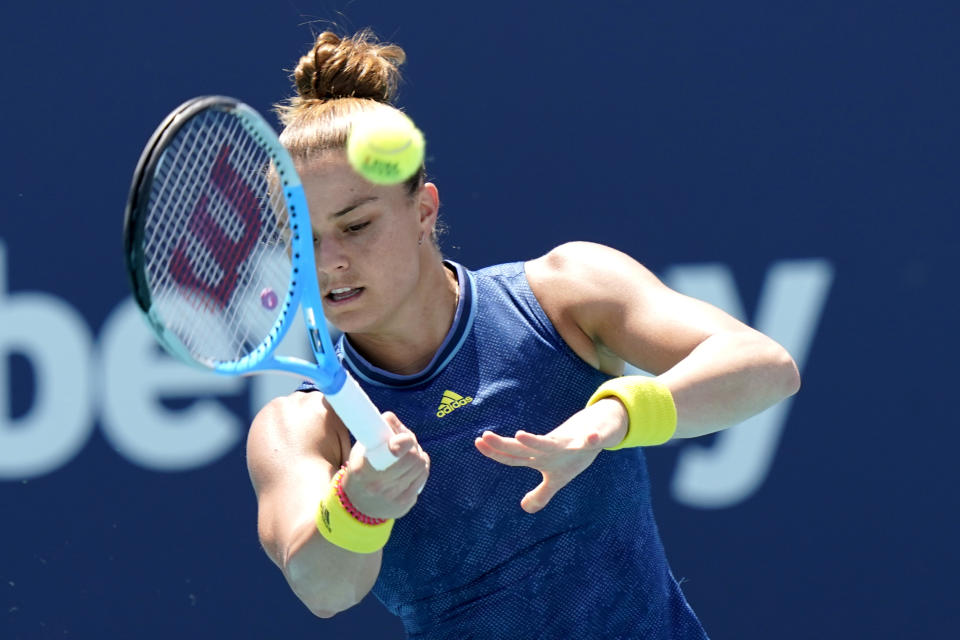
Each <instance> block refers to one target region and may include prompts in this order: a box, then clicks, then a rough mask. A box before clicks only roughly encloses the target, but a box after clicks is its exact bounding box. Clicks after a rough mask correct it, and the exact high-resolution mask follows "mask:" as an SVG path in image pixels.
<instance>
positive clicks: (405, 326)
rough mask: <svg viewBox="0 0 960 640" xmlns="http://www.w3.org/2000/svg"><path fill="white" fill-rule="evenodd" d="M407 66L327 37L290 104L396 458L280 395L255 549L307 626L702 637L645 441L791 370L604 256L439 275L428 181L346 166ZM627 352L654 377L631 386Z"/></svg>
mask: <svg viewBox="0 0 960 640" xmlns="http://www.w3.org/2000/svg"><path fill="white" fill-rule="evenodd" d="M403 61H404V52H403V50H402V49H401V48H399V47H397V46H395V45H389V44H385V43H381V42H378V41H377V40H376V39H374V38H373V37H372V36H370V35H369V33H367V32H361V33H360V34H357V35H356V36H353V37H344V38H341V37H338V36H337V35H335V34H333V33H329V32H326V33H322V34H321V35H320V36H319V37H318V38H317V40H316V43H315V45H314V46H313V48H312V49H311V50H310V51H309V52H308V53H307V54H306V55H304V56H303V57H302V58H301V60H300V63H299V65H298V66H297V68H296V71H295V79H296V87H297V92H298V95H297V96H296V97H294V98H292V99H291V100H290V101H289V102H288V103H286V104H284V105H283V106H282V107H281V108H280V113H281V117H282V120H283V123H284V125H285V129H284V131H283V133H282V135H281V140H282V141H283V143H284V145H285V146H287V147H288V148H289V150H290V152H291V154H292V155H293V157H294V159H295V161H296V163H297V166H298V169H299V171H300V174H301V177H302V179H303V184H304V188H305V191H306V195H307V199H308V202H309V205H310V211H311V215H312V220H313V228H314V234H315V243H316V246H317V249H318V251H317V272H318V275H319V278H320V283H321V284H320V286H321V288H322V292H321V293H322V294H323V295H324V312H325V313H326V315H327V318H328V319H329V321H330V322H331V323H332V324H334V325H335V326H336V327H338V328H339V329H340V330H342V331H343V332H344V336H343V338H342V339H341V341H340V343H339V349H340V351H341V356H342V358H343V361H344V363H345V365H346V366H347V367H348V368H349V369H350V371H351V372H352V373H353V374H354V375H355V376H356V378H357V379H358V380H359V381H360V382H361V384H362V386H363V387H364V389H365V390H366V391H367V393H368V394H369V395H370V397H371V399H372V400H373V401H374V403H375V404H376V405H377V406H378V407H380V408H381V409H382V410H387V411H386V413H385V414H384V415H385V417H386V419H387V421H388V422H389V424H390V425H391V426H392V427H393V428H394V429H395V432H396V433H395V435H394V436H393V439H392V440H391V442H390V448H391V450H392V451H393V453H394V454H396V456H398V458H399V461H398V462H397V463H396V464H394V465H393V466H391V467H390V468H388V469H386V470H384V471H376V470H374V469H373V468H372V467H371V466H370V465H369V463H367V462H366V461H365V460H364V457H363V450H362V448H361V447H360V446H359V445H354V444H353V443H352V442H351V438H350V435H349V433H348V432H347V430H346V428H345V427H344V426H343V424H342V423H341V421H340V420H339V419H338V418H337V416H336V414H334V413H333V411H332V410H331V409H330V407H329V406H328V405H327V404H326V403H325V402H324V399H323V397H322V395H321V393H319V392H317V391H316V390H315V389H313V388H311V387H310V386H309V385H304V386H302V387H301V388H300V390H298V391H296V392H294V393H292V394H291V395H289V396H287V397H283V398H278V399H276V400H274V401H272V402H271V403H269V404H268V405H267V406H266V407H265V408H264V409H263V410H262V411H261V412H260V413H259V414H258V415H257V417H256V418H255V420H254V422H253V425H252V428H251V431H250V435H249V440H248V445H247V446H248V451H247V452H248V464H249V470H250V475H251V478H252V481H253V486H254V488H255V491H256V494H257V498H258V504H259V535H260V539H261V542H262V544H263V547H264V548H265V550H266V552H267V554H268V555H269V556H270V558H271V559H272V560H273V561H274V562H275V563H276V564H277V566H278V567H279V568H280V569H281V570H282V571H283V575H284V576H285V577H286V579H287V581H288V582H289V584H290V587H291V588H292V589H293V591H294V593H296V595H297V596H298V597H299V598H300V599H301V600H302V601H303V603H304V604H305V605H306V606H307V607H308V608H309V609H310V610H311V611H312V612H313V613H315V614H316V615H318V616H321V617H330V616H333V615H335V614H337V613H338V612H341V611H344V610H346V609H348V608H350V607H351V606H353V605H355V604H357V603H358V602H360V601H361V599H362V598H363V597H364V596H365V595H366V594H367V593H369V592H370V591H371V590H372V591H373V593H374V594H375V595H376V596H377V597H378V598H379V599H380V601H381V602H383V604H384V605H385V606H386V607H387V609H388V610H390V611H391V612H393V613H394V614H395V615H397V616H399V617H400V618H401V619H402V621H403V624H404V626H405V628H406V630H407V633H408V635H409V637H410V638H431V639H438V638H451V639H457V640H463V639H465V638H482V639H484V640H494V639H499V638H504V639H506V638H509V639H510V640H518V639H519V640H523V639H528V638H530V639H532V638H544V639H564V640H568V639H569V638H579V639H585V638H643V639H649V638H684V639H686V638H704V637H706V634H705V633H704V631H703V628H702V626H701V624H700V622H699V621H698V620H697V618H696V616H695V615H694V613H693V611H692V610H691V608H690V606H689V605H688V603H687V601H686V600H685V598H684V595H683V593H682V592H681V590H680V587H679V586H678V584H677V581H676V580H675V579H674V577H673V575H672V574H671V571H670V568H669V566H668V563H667V560H666V556H665V554H664V549H663V545H662V544H661V540H660V538H659V535H658V532H657V527H656V525H655V522H654V516H653V513H652V510H651V504H650V481H649V478H648V475H647V469H646V466H645V462H644V456H643V452H642V447H644V446H655V445H658V444H662V443H664V442H667V441H669V440H671V439H673V438H690V437H695V436H699V435H702V434H707V433H711V432H714V431H718V430H720V429H723V428H725V427H727V426H730V425H734V424H737V423H738V422H741V421H742V420H744V419H745V418H748V417H749V416H751V415H753V414H755V413H757V412H759V411H761V410H763V409H765V408H767V407H769V406H771V405H773V404H774V403H776V402H779V401H780V400H782V399H784V398H786V397H787V396H790V395H791V394H793V393H795V392H796V391H797V389H798V386H799V376H798V373H797V368H796V365H795V364H794V362H793V360H792V359H791V357H790V356H789V354H788V353H787V352H786V351H785V350H784V349H783V348H782V347H781V346H779V345H778V344H776V343H775V342H774V341H772V340H771V339H769V338H768V337H766V336H764V335H762V334H760V333H758V332H757V331H755V330H753V329H751V328H750V327H747V326H745V325H744V324H741V323H740V322H738V321H737V320H735V319H733V318H731V317H730V316H728V315H727V314H725V313H723V312H721V311H720V310H718V309H716V308H714V307H712V306H710V305H708V304H705V303H703V302H700V301H697V300H694V299H691V298H689V297H686V296H683V295H680V294H679V293H677V292H674V291H672V290H670V289H669V288H667V287H666V286H664V285H663V284H662V283H661V282H660V281H659V280H658V279H657V278H656V277H655V276H654V275H652V274H651V273H650V272H649V271H648V270H647V269H645V268H644V267H643V266H641V265H640V264H639V263H637V262H636V261H634V260H633V259H632V258H630V257H628V256H626V255H624V254H623V253H620V252H618V251H615V250H614V249H611V248H608V247H605V246H600V245H596V244H590V243H584V242H573V243H570V244H565V245H562V246H559V247H557V248H556V249H554V250H552V251H550V252H549V253H548V254H547V255H545V256H542V257H539V258H536V259H533V260H530V261H528V262H517V263H513V264H502V265H498V266H493V267H488V268H485V269H480V270H477V271H472V270H470V269H467V268H466V267H464V266H462V265H460V264H456V263H454V262H451V261H445V260H444V259H443V257H442V255H441V251H440V249H439V247H438V244H437V240H436V235H437V234H436V230H437V214H438V210H439V198H438V193H437V187H436V186H435V185H434V184H431V183H429V182H425V181H424V174H423V171H422V170H421V171H420V172H419V173H417V175H415V176H414V177H413V178H412V179H410V180H409V181H408V182H407V183H405V184H402V185H394V186H375V185H373V184H371V183H369V182H367V181H366V180H365V179H364V178H362V177H361V176H359V175H358V174H357V173H355V172H354V171H353V170H352V169H351V167H350V166H349V164H348V163H347V161H346V157H345V154H344V147H345V142H346V135H347V132H348V130H349V127H350V123H351V118H354V117H356V116H357V114H360V113H363V112H377V111H383V110H390V109H394V107H393V106H391V104H390V101H391V99H392V97H393V96H394V93H395V89H396V86H397V82H398V79H399V71H398V66H399V65H400V64H401V63H402V62H403ZM611 222H612V223H613V222H615V221H611ZM626 362H629V363H632V364H634V365H636V366H637V367H639V368H640V369H642V370H644V371H649V372H651V373H652V374H654V375H655V377H647V376H623V375H622V374H623V371H624V363H626ZM421 488H422V492H421V493H418V491H420V490H421ZM358 635H364V634H363V633H360V632H358Z"/></svg>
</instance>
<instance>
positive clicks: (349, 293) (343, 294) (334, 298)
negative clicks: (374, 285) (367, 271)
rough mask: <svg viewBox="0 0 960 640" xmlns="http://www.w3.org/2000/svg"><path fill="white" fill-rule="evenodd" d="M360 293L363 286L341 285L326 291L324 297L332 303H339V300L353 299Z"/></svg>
mask: <svg viewBox="0 0 960 640" xmlns="http://www.w3.org/2000/svg"><path fill="white" fill-rule="evenodd" d="M361 293H363V287H341V288H339V289H334V290H333V291H331V292H330V293H328V294H327V295H326V299H327V301H329V302H332V303H333V304H339V303H341V302H347V301H348V300H353V299H354V298H356V297H357V296H359V295H360V294H361Z"/></svg>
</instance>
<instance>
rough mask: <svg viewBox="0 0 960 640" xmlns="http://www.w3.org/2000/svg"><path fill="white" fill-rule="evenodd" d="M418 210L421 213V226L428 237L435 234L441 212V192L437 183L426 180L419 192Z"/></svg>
mask: <svg viewBox="0 0 960 640" xmlns="http://www.w3.org/2000/svg"><path fill="white" fill-rule="evenodd" d="M417 211H418V213H419V214H420V228H421V229H422V230H423V231H424V234H425V235H426V236H427V237H430V236H431V235H432V234H433V228H434V227H435V226H436V224H437V215H438V214H439V213H440V193H439V192H438V191H437V185H435V184H433V183H432V182H426V183H424V185H423V186H422V187H420V191H419V192H418V193H417Z"/></svg>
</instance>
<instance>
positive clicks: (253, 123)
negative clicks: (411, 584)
mask: <svg viewBox="0 0 960 640" xmlns="http://www.w3.org/2000/svg"><path fill="white" fill-rule="evenodd" d="M207 109H219V110H221V111H225V112H228V113H230V114H231V115H233V116H235V117H237V118H238V119H239V121H240V122H241V124H242V125H243V127H244V128H245V129H246V130H247V132H248V133H249V134H250V135H251V136H252V137H253V138H254V140H256V142H257V143H258V144H259V145H260V147H261V148H262V149H263V150H264V151H266V152H267V153H268V155H269V156H270V158H271V159H272V160H273V162H274V165H275V167H276V170H277V173H278V177H279V179H280V181H281V185H282V191H283V198H284V201H285V204H286V207H287V212H288V215H289V222H290V230H291V233H292V238H291V245H290V246H291V251H292V255H291V266H292V269H291V274H290V281H289V286H288V289H287V292H286V295H285V297H284V300H283V303H282V307H281V310H280V313H279V315H278V318H277V322H276V324H275V325H274V326H273V328H272V329H271V330H270V332H269V333H268V335H267V337H266V338H265V339H264V341H263V342H262V343H261V344H260V345H259V346H257V347H256V348H255V349H253V350H252V351H251V352H250V353H249V354H247V355H246V356H244V357H243V358H241V359H239V360H236V361H231V362H218V363H213V364H209V365H208V364H205V363H202V362H198V361H197V360H196V359H195V358H194V357H193V356H192V355H191V354H190V352H189V350H188V349H187V347H186V346H185V345H184V344H183V343H182V342H181V341H180V339H179V338H178V337H177V336H176V335H174V334H173V333H171V332H170V331H169V330H168V329H167V328H166V326H165V324H164V321H163V319H162V318H161V317H160V316H159V314H158V313H157V312H156V311H155V310H154V309H153V307H152V304H151V298H150V290H149V285H148V283H147V281H146V276H145V275H144V258H143V253H142V249H141V247H142V242H143V234H144V218H145V216H144V215H143V213H142V211H141V209H144V208H145V207H146V206H147V203H148V202H149V195H150V190H151V187H152V179H153V175H154V171H155V170H156V168H157V163H158V162H159V158H160V157H161V156H162V150H163V149H164V148H165V147H166V144H167V143H168V142H169V141H170V140H171V139H173V137H174V136H175V135H176V133H177V131H178V130H179V129H180V128H181V127H182V126H183V125H184V124H185V123H186V122H188V121H189V120H190V118H191V117H193V116H195V115H197V114H198V113H201V112H203V111H204V110H207ZM124 251H125V257H126V261H127V272H128V276H129V278H130V284H131V288H132V290H133V294H134V298H135V300H136V301H137V304H138V306H139V307H140V309H141V311H142V312H143V313H144V315H145V317H146V318H147V322H148V323H149V325H150V326H151V328H152V329H153V332H154V334H155V335H156V337H157V339H158V341H159V342H160V343H161V344H162V345H163V346H164V347H165V348H166V350H167V351H168V352H169V353H171V354H172V355H174V356H175V357H177V358H178V359H180V360H183V361H184V362H186V363H188V364H191V365H193V366H197V367H200V368H204V369H207V370H208V371H210V370H212V371H214V372H215V373H218V374H221V375H228V376H238V375H250V374H254V373H261V372H267V371H272V372H281V373H289V374H292V375H295V376H300V377H303V378H307V379H310V380H313V381H314V382H315V383H316V385H317V387H318V388H319V389H320V390H321V391H322V392H323V393H324V396H325V398H326V400H327V402H329V403H330V405H331V406H332V407H333V409H334V411H336V413H337V415H338V416H339V417H340V418H341V420H343V422H344V424H345V425H346V427H347V429H349V430H350V432H351V433H352V434H353V436H354V437H355V438H356V439H357V441H358V442H359V443H360V444H361V445H363V446H364V447H365V449H366V451H365V454H364V455H365V456H366V458H367V459H368V460H369V461H370V463H371V464H372V465H373V466H374V467H375V468H377V469H381V470H382V469H386V468H387V467H389V466H390V465H391V464H393V463H394V462H395V461H396V457H395V456H394V455H393V454H392V453H391V452H390V450H389V448H388V446H387V441H388V440H389V438H390V436H391V435H392V434H393V430H392V429H391V428H390V427H389V425H387V424H386V422H385V421H384V420H383V417H382V416H381V415H380V412H379V410H378V409H377V408H376V407H375V406H374V405H373V403H372V402H371V401H370V399H369V397H367V395H366V393H364V391H363V390H362V389H361V388H360V386H359V384H357V382H356V380H354V379H353V377H351V376H350V375H349V374H348V373H347V371H346V370H345V369H344V367H343V365H342V364H341V363H340V360H339V358H338V357H337V354H336V352H335V350H334V347H333V342H332V341H331V339H330V333H329V332H328V331H327V327H326V318H325V317H324V314H323V302H322V300H321V298H320V289H319V283H318V281H317V272H316V263H315V261H314V251H313V228H312V224H311V222H310V213H309V209H308V207H307V199H306V196H305V195H304V193H303V185H302V184H301V181H300V176H299V174H298V173H297V171H296V168H295V167H294V164H293V159H292V158H291V157H290V154H289V152H287V150H286V149H285V148H284V147H283V145H281V144H280V140H279V139H278V138H277V135H276V133H275V132H274V130H273V128H272V127H271V126H270V125H269V123H267V121H266V120H264V119H263V117H262V116H261V115H260V114H259V113H257V112H256V111H255V110H254V109H252V108H251V107H249V106H247V105H246V104H244V103H242V102H240V101H238V100H236V99H234V98H229V97H226V96H202V97H199V98H194V99H192V100H189V101H187V102H185V103H184V104H183V105H181V106H180V107H178V108H177V109H176V110H174V111H173V112H172V113H171V114H170V115H169V116H168V117H167V118H166V120H164V122H163V123H162V124H161V125H160V127H159V128H158V129H157V130H156V132H155V133H154V134H153V136H152V137H151V139H150V141H149V142H148V144H147V146H146V148H145V149H144V152H143V154H142V155H141V157H140V162H139V163H138V165H137V169H136V171H135V173H134V180H133V186H132V187H131V193H130V198H129V201H128V203H127V211H126V216H125V219H124ZM297 308H302V310H303V318H304V321H305V322H306V326H307V332H308V335H309V342H310V346H311V349H312V350H313V353H314V357H315V359H316V363H313V362H308V361H306V360H303V359H301V358H296V357H292V356H280V355H275V354H274V351H275V350H276V348H277V346H278V345H279V344H280V342H282V341H283V338H284V337H285V336H286V334H287V332H288V331H289V329H290V327H291V325H292V324H293V321H294V318H295V314H296V309H297Z"/></svg>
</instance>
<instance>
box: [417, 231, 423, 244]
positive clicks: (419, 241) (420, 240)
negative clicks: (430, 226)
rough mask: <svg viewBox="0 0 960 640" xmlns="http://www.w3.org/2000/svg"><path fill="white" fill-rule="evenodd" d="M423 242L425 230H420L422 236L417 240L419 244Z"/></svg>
mask: <svg viewBox="0 0 960 640" xmlns="http://www.w3.org/2000/svg"><path fill="white" fill-rule="evenodd" d="M422 244H423V231H421V232H420V238H419V239H418V240H417V246H420V245H422Z"/></svg>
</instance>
